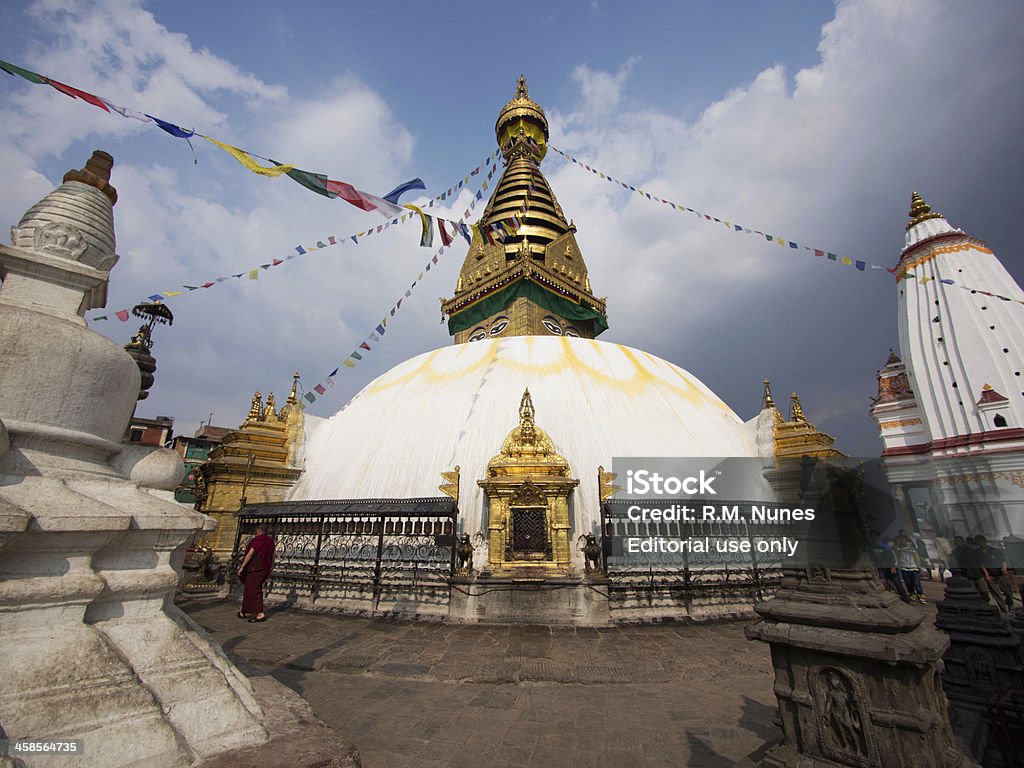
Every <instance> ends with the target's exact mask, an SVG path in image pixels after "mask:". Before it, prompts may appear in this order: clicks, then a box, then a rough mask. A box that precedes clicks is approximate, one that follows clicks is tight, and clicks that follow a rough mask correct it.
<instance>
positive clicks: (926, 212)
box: [907, 192, 942, 229]
mask: <svg viewBox="0 0 1024 768" xmlns="http://www.w3.org/2000/svg"><path fill="white" fill-rule="evenodd" d="M908 215H909V216H910V223H909V224H907V229H910V228H911V227H912V226H914V225H915V224H920V223H921V222H922V221H928V219H941V218H942V214H941V213H938V212H937V211H932V207H931V206H930V205H928V203H926V202H925V201H924V198H923V197H921V196H920V195H919V194H917V192H911V194H910V213H909V214H908Z"/></svg>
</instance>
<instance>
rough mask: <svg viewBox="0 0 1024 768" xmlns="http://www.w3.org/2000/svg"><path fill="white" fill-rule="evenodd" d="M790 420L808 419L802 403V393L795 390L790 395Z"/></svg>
mask: <svg viewBox="0 0 1024 768" xmlns="http://www.w3.org/2000/svg"><path fill="white" fill-rule="evenodd" d="M789 400H790V403H789V420H790V421H807V417H806V416H804V409H803V406H801V405H800V395H798V394H797V393H796V392H793V393H792V394H791V395H790V396H789Z"/></svg>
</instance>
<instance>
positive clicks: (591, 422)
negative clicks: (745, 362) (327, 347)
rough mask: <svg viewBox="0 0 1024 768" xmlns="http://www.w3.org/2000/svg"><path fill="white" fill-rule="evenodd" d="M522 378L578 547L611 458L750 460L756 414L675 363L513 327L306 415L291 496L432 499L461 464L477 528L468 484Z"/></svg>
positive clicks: (467, 527)
mask: <svg viewBox="0 0 1024 768" xmlns="http://www.w3.org/2000/svg"><path fill="white" fill-rule="evenodd" d="M527 387H529V390H530V394H531V396H532V399H533V404H534V407H535V409H536V423H537V426H538V427H540V428H541V429H543V430H544V431H545V432H547V434H548V435H549V436H550V437H551V440H552V442H553V443H554V447H555V450H556V451H557V452H558V453H560V454H561V455H562V456H564V457H565V458H566V459H567V460H568V462H569V467H570V470H571V472H572V476H573V477H575V478H577V479H578V480H579V481H580V482H579V486H578V487H577V488H576V490H575V491H574V492H573V494H572V522H573V530H572V541H573V546H574V547H575V544H576V540H577V537H578V536H580V535H582V534H584V533H591V532H593V533H596V532H597V531H598V528H599V521H600V505H599V502H598V490H597V471H598V466H604V468H605V469H606V470H611V468H612V459H613V458H614V457H656V456H669V457H671V456H679V457H698V456H707V457H728V456H757V455H758V453H757V445H756V440H755V434H754V433H755V423H754V421H753V420H752V421H751V422H750V423H747V424H744V423H743V422H742V421H741V420H740V419H739V417H738V416H737V415H736V414H735V413H733V411H732V410H731V409H730V408H729V407H728V406H727V405H726V404H725V403H723V402H722V401H721V400H720V399H719V398H718V397H716V396H715V395H714V393H713V392H711V391H710V390H709V389H708V388H707V387H706V386H705V385H704V384H703V383H701V382H700V381H699V380H698V379H697V378H696V377H694V376H692V375H691V374H689V373H688V372H686V371H685V370H683V369H681V368H679V367H677V366H675V365H672V364H671V363H668V362H666V361H665V360H662V359H660V358H657V357H654V356H653V355H650V354H648V353H646V352H642V351H639V350H635V349H630V348H628V347H624V346H621V345H618V344H610V343H606V342H602V341H596V340H588V339H567V338H555V337H551V338H547V337H537V336H520V337H514V338H509V339H488V340H484V341H480V342H474V343H471V344H459V345H454V346H450V347H444V348H441V349H438V350H434V351H432V352H427V353H425V354H422V355H419V356H418V357H415V358H412V359H411V360H408V361H406V362H404V363H401V364H400V365H398V366H396V367H395V368H393V369H392V370H391V371H389V372H387V373H385V374H384V375H383V376H381V377H380V378H378V379H376V380H375V381H373V382H372V383H370V384H369V385H368V386H367V387H366V388H365V389H364V390H363V391H362V392H360V394H359V395H357V396H356V397H355V398H353V400H352V401H350V402H349V403H348V404H347V405H346V406H345V407H344V408H343V409H342V410H341V411H339V412H338V413H337V414H335V415H334V416H333V417H331V418H330V419H327V420H323V419H316V418H310V417H307V421H306V429H307V434H306V441H305V446H306V466H305V469H304V471H303V474H302V477H301V478H300V480H299V482H298V483H297V485H296V486H295V488H294V489H293V491H292V493H291V498H293V499H342V498H373V497H418V496H438V495H440V491H439V490H438V485H439V483H440V482H441V477H440V473H441V472H443V471H450V470H452V469H453V468H454V467H455V465H459V466H460V467H461V471H462V474H461V494H460V499H459V510H460V514H461V519H460V529H461V530H462V531H464V532H466V533H469V534H471V535H472V534H475V533H476V532H477V531H484V532H485V533H486V528H485V525H486V524H485V521H484V498H485V496H484V493H483V491H482V490H481V488H480V487H479V486H478V485H477V480H480V479H483V478H484V477H485V476H486V470H487V463H488V461H489V460H490V459H491V458H492V457H493V456H494V455H495V454H497V453H498V452H499V451H500V450H501V446H502V443H503V441H504V439H505V437H506V436H507V435H508V433H509V431H510V430H511V429H512V428H513V427H515V426H516V425H517V424H518V423H519V403H520V399H521V397H522V395H523V391H524V390H525V389H526V388H527ZM762 482H763V481H762ZM764 492H765V493H768V494H770V493H771V492H770V490H768V486H767V484H766V483H765V484H764ZM766 498H771V496H770V495H769V496H767V497H766ZM576 554H577V555H579V553H578V552H577V553H576ZM579 561H580V563H582V556H581V555H579Z"/></svg>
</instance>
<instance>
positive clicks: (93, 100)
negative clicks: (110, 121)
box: [49, 80, 110, 112]
mask: <svg viewBox="0 0 1024 768" xmlns="http://www.w3.org/2000/svg"><path fill="white" fill-rule="evenodd" d="M49 83H50V85H51V86H53V87H54V88H56V89H57V90H58V91H60V92H61V93H63V94H64V95H65V96H70V97H71V98H73V99H81V100H82V101H87V102H89V103H90V104H92V105H93V106H96V107H99V108H100V109H102V110H103V111H104V112H109V111H110V110H109V109H107V105H106V104H104V103H103V100H102V99H101V98H100V97H99V96H93V95H92V94H91V93H86V92H85V91H80V90H78V89H77V88H72V87H71V86H70V85H64V83H58V82H57V81H56V80H50V81H49Z"/></svg>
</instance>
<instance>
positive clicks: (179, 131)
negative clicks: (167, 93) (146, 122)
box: [146, 115, 195, 139]
mask: <svg viewBox="0 0 1024 768" xmlns="http://www.w3.org/2000/svg"><path fill="white" fill-rule="evenodd" d="M146 117H148V118H149V119H150V120H152V121H153V122H154V123H156V124H157V126H158V127H159V128H161V129H163V130H165V131H167V133H169V134H171V136H174V137H175V138H178V139H187V138H189V137H190V136H194V135H195V131H186V130H185V129H184V128H179V127H178V126H176V125H175V124H174V123H168V122H167V121H166V120H161V119H160V118H159V117H153V116H152V115H146Z"/></svg>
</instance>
